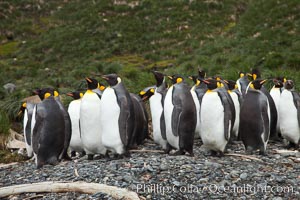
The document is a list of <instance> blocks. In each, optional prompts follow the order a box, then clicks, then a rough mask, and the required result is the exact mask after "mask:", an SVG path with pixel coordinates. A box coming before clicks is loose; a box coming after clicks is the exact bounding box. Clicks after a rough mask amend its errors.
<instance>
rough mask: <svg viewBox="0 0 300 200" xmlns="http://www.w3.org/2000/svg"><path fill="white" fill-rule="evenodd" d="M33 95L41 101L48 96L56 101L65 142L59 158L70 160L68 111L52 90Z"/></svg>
mask: <svg viewBox="0 0 300 200" xmlns="http://www.w3.org/2000/svg"><path fill="white" fill-rule="evenodd" d="M35 93H36V94H37V95H38V96H39V97H40V99H41V100H44V99H45V98H47V97H49V96H54V99H55V100H56V102H57V104H58V106H59V108H60V111H61V112H62V114H63V116H64V123H65V142H64V151H63V154H62V155H61V158H63V159H66V160H71V158H70V157H69V155H68V149H69V144H70V140H71V137H72V127H71V119H70V116H69V113H68V111H67V110H66V108H65V107H64V105H63V103H62V102H61V100H60V96H59V93H58V92H57V91H56V90H54V88H44V89H42V90H39V89H38V90H36V91H35Z"/></svg>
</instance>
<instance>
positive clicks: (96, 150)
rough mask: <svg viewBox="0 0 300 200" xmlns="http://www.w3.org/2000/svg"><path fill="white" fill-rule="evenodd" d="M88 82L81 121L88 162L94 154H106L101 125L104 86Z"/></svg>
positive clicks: (82, 138)
mask: <svg viewBox="0 0 300 200" xmlns="http://www.w3.org/2000/svg"><path fill="white" fill-rule="evenodd" d="M86 82H87V85H88V89H87V91H86V92H85V93H84V95H83V97H82V99H81V104H80V120H79V121H80V133H81V141H82V144H83V149H84V151H85V153H86V154H87V155H88V160H92V159H93V156H94V154H101V155H105V154H106V148H105V147H104V145H103V143H102V132H101V123H100V114H101V105H100V103H101V99H100V98H101V94H102V90H101V86H102V85H100V83H99V82H98V81H97V80H96V79H93V78H86ZM103 87H104V86H102V89H104V88H103Z"/></svg>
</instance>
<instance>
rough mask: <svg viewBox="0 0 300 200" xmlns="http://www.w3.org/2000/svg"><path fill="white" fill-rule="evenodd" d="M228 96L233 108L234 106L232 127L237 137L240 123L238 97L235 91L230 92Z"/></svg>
mask: <svg viewBox="0 0 300 200" xmlns="http://www.w3.org/2000/svg"><path fill="white" fill-rule="evenodd" d="M230 96H231V98H232V101H233V104H234V108H235V121H234V125H233V128H232V131H233V134H234V135H235V136H236V137H237V136H238V132H239V125H240V102H239V97H238V95H237V94H236V93H235V92H231V93H230Z"/></svg>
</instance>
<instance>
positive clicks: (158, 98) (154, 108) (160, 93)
mask: <svg viewBox="0 0 300 200" xmlns="http://www.w3.org/2000/svg"><path fill="white" fill-rule="evenodd" d="M152 73H153V75H154V78H155V80H156V86H155V88H153V89H152V88H150V90H149V92H150V93H152V94H153V96H151V97H150V99H149V103H150V111H151V119H152V129H153V140H154V142H155V143H156V144H159V145H160V146H161V148H162V149H163V150H164V151H165V152H166V153H168V152H169V151H170V145H169V144H168V142H167V136H166V127H165V117H164V114H163V110H164V108H163V102H164V98H165V95H166V93H167V90H168V88H167V84H166V82H165V76H164V74H163V73H161V72H158V71H152ZM140 94H141V93H140Z"/></svg>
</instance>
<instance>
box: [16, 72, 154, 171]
mask: <svg viewBox="0 0 300 200" xmlns="http://www.w3.org/2000/svg"><path fill="white" fill-rule="evenodd" d="M102 78H103V79H104V80H106V81H107V83H108V87H105V86H104V85H102V84H101V83H99V82H98V81H97V80H96V79H94V78H86V82H87V90H86V91H85V93H84V94H83V93H82V92H80V91H74V92H70V93H67V94H66V95H67V96H70V97H72V98H73V99H74V100H73V101H71V102H70V104H69V106H68V109H66V108H65V107H64V106H63V104H62V102H61V100H60V96H59V93H58V92H57V91H56V90H54V89H53V88H43V89H38V90H36V91H35V94H37V95H38V96H39V97H40V99H41V102H40V103H37V104H33V103H30V102H25V103H23V104H22V107H21V111H23V112H24V119H23V127H24V136H25V143H26V150H27V155H28V157H32V156H34V159H35V162H36V166H37V168H40V167H42V166H43V165H45V164H51V165H55V164H57V163H58V162H59V161H61V160H62V159H67V160H70V159H71V158H70V156H69V154H68V152H70V154H71V157H74V156H75V155H76V152H77V153H79V154H80V155H85V154H87V157H88V159H89V160H91V159H93V158H94V155H96V154H97V155H100V157H101V156H103V157H104V156H105V157H109V154H108V152H112V154H113V155H114V156H116V157H123V156H130V155H129V151H128V150H129V149H131V148H135V147H136V146H137V145H140V144H142V143H143V141H144V140H145V139H146V138H147V137H149V136H148V115H147V111H146V107H145V105H144V102H143V101H142V99H141V98H140V97H139V96H138V95H136V94H133V93H129V92H128V90H127V89H126V88H125V86H124V84H123V82H122V80H121V78H120V77H119V76H118V75H117V74H109V75H104V76H102Z"/></svg>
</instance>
